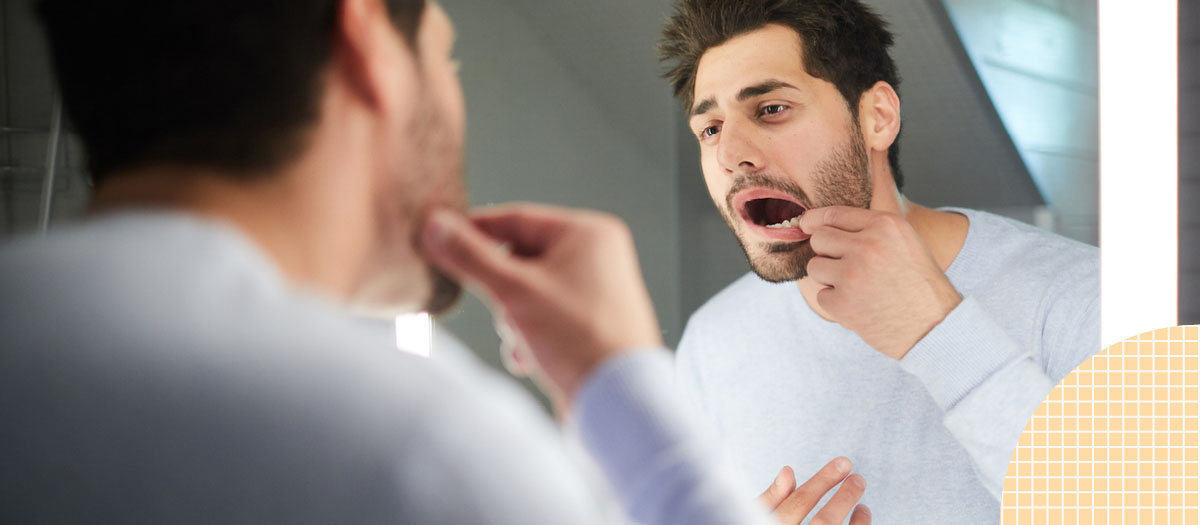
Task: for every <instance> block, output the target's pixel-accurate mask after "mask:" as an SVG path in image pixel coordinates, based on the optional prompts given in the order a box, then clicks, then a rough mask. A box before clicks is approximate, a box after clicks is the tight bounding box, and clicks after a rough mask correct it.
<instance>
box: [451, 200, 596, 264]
mask: <svg viewBox="0 0 1200 525" xmlns="http://www.w3.org/2000/svg"><path fill="white" fill-rule="evenodd" d="M574 214H575V212H574V211H572V210H570V209H567V208H559V207H557V206H549V205H545V204H528V203H520V204H505V205H501V206H493V207H488V208H482V209H479V210H473V211H472V212H471V214H470V220H471V223H472V224H474V225H475V227H476V228H479V229H480V230H482V231H483V232H484V233H486V234H487V235H488V236H489V237H492V238H493V239H496V240H498V241H503V242H506V243H509V245H510V247H511V248H512V250H513V253H514V254H516V255H518V256H534V255H538V254H540V253H542V252H543V251H545V249H546V247H547V246H549V245H551V244H553V241H554V239H556V238H558V236H559V234H560V233H561V232H562V231H564V230H565V229H566V228H567V226H568V225H569V224H570V223H571V221H572V220H573V219H572V217H573V216H574Z"/></svg>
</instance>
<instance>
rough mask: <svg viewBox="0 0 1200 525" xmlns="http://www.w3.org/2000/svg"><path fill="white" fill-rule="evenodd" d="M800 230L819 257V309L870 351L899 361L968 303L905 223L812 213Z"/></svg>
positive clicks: (844, 210) (854, 211)
mask: <svg viewBox="0 0 1200 525" xmlns="http://www.w3.org/2000/svg"><path fill="white" fill-rule="evenodd" d="M800 228H801V229H802V230H804V232H805V233H808V234H809V235H811V236H812V238H810V239H809V241H808V242H809V244H810V245H811V246H812V249H813V251H814V252H816V254H817V256H816V257H813V258H812V260H810V261H809V262H808V276H809V277H811V278H812V279H813V280H814V281H816V282H817V283H819V284H821V285H822V286H824V287H825V288H823V289H822V290H821V291H820V292H818V294H817V304H819V305H820V306H821V308H823V309H824V310H825V311H826V312H828V313H829V315H831V316H832V317H833V320H834V321H837V323H838V324H840V325H842V326H843V327H845V328H846V329H847V330H850V331H852V332H854V333H857V334H858V335H859V337H862V339H863V341H865V342H866V343H867V344H868V345H870V346H871V347H872V348H875V349H876V350H878V351H880V352H882V353H883V354H884V355H887V356H888V357H891V358H894V359H900V358H902V357H904V355H905V354H907V353H908V351H909V350H911V349H912V347H913V346H914V345H916V344H917V342H918V341H920V340H921V339H922V338H924V337H925V335H926V334H928V333H929V331H930V330H933V327H935V326H937V324H938V323H940V322H942V320H943V319H945V318H946V315H948V314H949V313H950V312H951V311H952V310H954V308H955V307H957V306H958V304H959V303H960V302H962V296H960V295H959V294H958V291H957V290H955V289H954V285H952V284H951V283H950V279H949V278H947V277H946V274H945V273H943V272H942V269H941V268H939V267H938V265H937V262H935V261H934V259H933V255H932V254H931V253H930V251H929V248H928V247H927V246H925V243H924V242H923V241H922V240H921V238H920V236H918V235H917V232H916V230H914V229H913V227H912V225H910V224H909V223H908V221H906V220H905V219H904V217H902V216H900V215H897V214H894V213H887V212H881V211H875V210H865V209H862V208H850V207H845V206H831V207H827V208H817V209H813V210H809V211H808V212H807V213H805V214H804V215H803V216H801V217H800Z"/></svg>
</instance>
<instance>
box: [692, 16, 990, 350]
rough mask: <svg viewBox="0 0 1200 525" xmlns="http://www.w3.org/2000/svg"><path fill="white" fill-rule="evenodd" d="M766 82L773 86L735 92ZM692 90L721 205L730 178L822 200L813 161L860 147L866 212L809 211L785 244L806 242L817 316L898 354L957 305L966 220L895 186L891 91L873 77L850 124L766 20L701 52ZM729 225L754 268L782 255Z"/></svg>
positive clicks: (895, 105)
mask: <svg viewBox="0 0 1200 525" xmlns="http://www.w3.org/2000/svg"><path fill="white" fill-rule="evenodd" d="M764 84H768V85H774V86H778V87H775V88H774V89H769V90H759V91H765V92H756V93H754V94H753V96H748V97H747V96H739V95H740V94H741V95H744V90H745V89H746V88H747V87H750V86H761V85H764ZM781 84H785V85H781ZM694 95H695V97H694V100H696V101H697V103H696V106H694V110H693V115H692V116H691V118H690V120H689V125H690V127H691V129H692V130H693V132H694V133H695V134H696V136H697V139H698V140H699V141H700V151H701V165H702V168H703V171H704V179H705V183H706V184H707V185H708V189H709V193H710V195H711V196H712V198H713V201H714V202H715V203H717V205H718V208H721V207H723V203H725V202H727V199H728V197H729V196H728V193H729V190H730V189H731V188H732V187H733V185H734V183H735V181H736V180H738V179H739V178H744V177H747V176H752V175H756V176H762V177H768V178H773V179H776V180H783V181H787V182H790V183H792V184H794V185H798V186H799V187H800V188H801V189H802V190H803V191H804V192H805V193H807V194H809V195H818V194H820V193H821V191H820V189H819V188H818V187H817V184H816V181H815V180H814V178H815V174H816V173H819V171H820V168H821V166H822V165H828V164H829V163H830V162H831V158H833V156H834V155H836V154H837V152H841V151H845V149H846V147H845V144H848V143H850V141H852V140H861V141H862V144H863V146H864V148H865V150H866V155H867V162H866V165H867V173H865V174H864V176H865V177H868V180H869V186H870V188H871V194H872V196H873V197H872V198H871V200H870V204H869V207H868V209H860V208H853V207H846V206H828V207H817V208H815V209H811V210H809V211H807V212H806V213H804V215H803V216H802V218H801V220H800V225H799V228H798V229H796V230H795V231H794V232H792V234H791V235H793V237H792V239H791V242H795V241H796V240H800V241H802V242H806V243H807V244H808V245H809V247H810V248H811V249H812V251H813V252H814V253H815V257H813V258H812V259H811V260H810V261H809V262H808V264H807V267H806V269H807V274H808V275H807V276H806V277H804V278H801V279H799V280H797V281H796V283H797V286H799V288H800V291H801V293H802V294H803V295H804V298H805V300H806V301H807V302H808V305H809V306H810V307H812V309H813V311H815V312H816V313H817V314H819V315H820V316H821V317H823V318H825V319H826V320H829V321H833V322H837V323H839V324H841V325H842V326H844V327H846V328H847V329H849V330H852V331H854V332H856V333H858V334H859V335H860V336H862V337H863V340H864V341H866V342H867V344H869V345H871V346H872V347H873V348H875V349H876V350H879V351H880V352H882V353H883V354H885V355H887V356H889V357H892V358H895V359H901V358H903V357H904V355H905V354H907V353H908V351H909V350H911V349H912V347H913V346H914V345H915V344H916V343H917V342H918V341H920V339H921V338H923V337H924V336H925V335H926V334H928V333H929V331H930V330H932V329H933V327H934V326H936V325H937V324H938V323H940V322H941V321H942V320H943V319H944V318H945V317H946V315H947V314H949V312H950V311H952V310H953V309H954V307H956V306H957V305H958V304H959V303H960V302H961V300H962V298H961V296H959V294H958V292H957V291H956V290H955V289H954V287H953V285H952V284H951V283H950V281H949V279H947V278H946V276H945V270H946V269H947V268H949V266H950V264H951V263H952V262H953V261H954V258H955V257H956V256H957V255H958V252H959V251H960V250H961V249H962V245H963V242H964V241H965V240H966V234H967V226H968V221H967V219H966V217H964V216H962V215H959V214H955V213H947V212H941V211H936V210H932V209H929V208H925V207H922V206H919V205H916V204H914V203H912V202H910V201H908V199H906V198H905V197H904V196H903V195H901V194H900V192H899V190H898V189H897V188H896V185H895V181H894V179H893V176H892V171H891V167H890V166H889V164H888V160H887V151H888V148H889V147H890V146H891V145H892V143H893V142H894V141H895V140H896V138H897V136H898V134H899V131H900V101H899V97H898V96H897V95H896V92H895V90H894V89H893V88H892V87H891V86H890V85H888V84H887V83H885V82H878V83H876V84H875V85H874V86H872V87H871V88H870V89H868V90H867V91H866V92H865V93H863V95H862V97H861V98H860V99H859V100H857V101H855V103H856V104H857V107H858V121H857V124H858V126H857V129H856V128H855V126H854V121H853V120H852V119H853V116H852V114H851V112H850V110H849V107H848V105H847V101H846V100H845V98H843V97H842V95H841V93H840V92H839V91H838V90H837V88H836V86H834V85H833V84H832V83H830V82H828V81H826V80H822V79H819V78H816V77H813V76H812V75H809V74H808V72H807V71H805V69H804V64H803V43H802V42H801V39H800V37H799V35H798V34H797V33H796V32H795V31H793V30H792V29H790V28H787V27H784V26H779V25H768V26H766V27H764V28H762V29H759V30H756V31H752V32H749V33H746V34H743V35H740V36H737V37H735V38H733V39H730V40H729V41H727V42H725V43H724V44H722V45H720V46H717V47H714V48H712V49H710V50H708V51H707V52H706V53H705V54H704V55H703V56H702V57H701V60H700V62H699V66H698V68H697V73H696V89H695V93H694ZM696 109H698V110H699V111H695V110H696ZM727 215H728V214H727ZM734 219H735V220H732V221H731V225H730V226H731V228H733V230H734V233H735V234H737V235H738V237H739V239H740V240H741V241H742V243H743V245H744V247H745V248H746V250H747V256H748V257H750V258H751V259H752V261H753V260H755V259H757V260H758V262H757V263H756V267H757V266H758V265H759V264H766V265H771V264H773V263H775V261H772V259H780V258H784V257H788V256H789V255H788V254H775V253H770V251H769V249H768V247H769V246H771V245H772V244H780V243H783V242H784V241H783V240H780V239H777V238H772V237H770V236H769V235H766V234H764V232H763V231H762V230H756V229H754V228H753V227H752V226H751V225H749V224H748V223H747V222H746V221H745V220H743V219H742V218H741V217H734Z"/></svg>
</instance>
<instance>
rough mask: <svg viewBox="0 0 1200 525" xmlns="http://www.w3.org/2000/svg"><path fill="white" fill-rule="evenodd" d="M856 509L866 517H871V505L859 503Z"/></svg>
mask: <svg viewBox="0 0 1200 525" xmlns="http://www.w3.org/2000/svg"><path fill="white" fill-rule="evenodd" d="M858 511H859V512H861V513H863V515H864V516H866V517H868V518H869V517H871V507H868V506H866V505H859V506H858Z"/></svg>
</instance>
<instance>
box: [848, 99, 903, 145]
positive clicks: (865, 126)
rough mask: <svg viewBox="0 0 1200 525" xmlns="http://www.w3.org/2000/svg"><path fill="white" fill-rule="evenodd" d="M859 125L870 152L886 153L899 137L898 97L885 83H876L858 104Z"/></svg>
mask: <svg viewBox="0 0 1200 525" xmlns="http://www.w3.org/2000/svg"><path fill="white" fill-rule="evenodd" d="M858 118H859V125H860V126H861V127H862V132H863V139H864V140H865V142H866V146H867V149H868V150H870V151H882V152H887V150H888V148H890V147H892V143H894V142H895V141H896V137H897V136H899V135H900V95H897V94H896V90H895V89H893V88H892V86H891V84H888V83H887V82H883V81H879V82H876V83H875V85H874V86H871V89H868V90H867V91H866V92H865V93H863V95H862V97H861V98H860V99H859V103H858Z"/></svg>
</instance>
